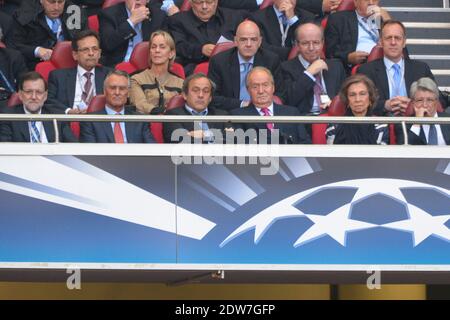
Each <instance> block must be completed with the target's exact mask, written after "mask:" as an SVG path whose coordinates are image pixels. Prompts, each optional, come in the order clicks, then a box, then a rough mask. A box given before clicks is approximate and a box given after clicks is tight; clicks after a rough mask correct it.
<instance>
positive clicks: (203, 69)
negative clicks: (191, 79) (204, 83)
mask: <svg viewBox="0 0 450 320" xmlns="http://www.w3.org/2000/svg"><path fill="white" fill-rule="evenodd" d="M208 71H209V62H201V63H199V64H198V65H196V66H195V68H194V73H203V74H205V75H207V74H208Z"/></svg>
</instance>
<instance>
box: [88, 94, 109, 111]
mask: <svg viewBox="0 0 450 320" xmlns="http://www.w3.org/2000/svg"><path fill="white" fill-rule="evenodd" d="M105 104H106V98H105V95H104V94H99V95H97V96H94V97H93V98H92V100H91V102H90V103H89V106H88V109H87V112H88V113H90V112H97V111H100V110H102V109H103V108H105Z"/></svg>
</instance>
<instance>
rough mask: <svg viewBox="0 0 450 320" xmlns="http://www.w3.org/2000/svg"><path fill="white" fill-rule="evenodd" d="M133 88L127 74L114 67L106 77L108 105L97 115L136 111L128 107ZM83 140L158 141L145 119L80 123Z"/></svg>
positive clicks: (91, 141) (115, 141)
mask: <svg viewBox="0 0 450 320" xmlns="http://www.w3.org/2000/svg"><path fill="white" fill-rule="evenodd" d="M129 88H130V77H129V76H128V74H127V73H125V72H123V71H120V70H114V71H112V72H111V73H109V74H108V75H107V76H106V79H105V84H104V91H105V99H106V105H105V108H104V109H103V110H101V111H99V112H95V114H103V115H124V114H135V113H134V112H132V111H130V110H129V108H125V104H126V102H127V98H128V92H129ZM80 141H81V142H90V143H95V142H97V143H154V142H155V140H154V139H153V136H152V134H151V133H150V129H149V124H148V123H144V122H84V121H82V122H80Z"/></svg>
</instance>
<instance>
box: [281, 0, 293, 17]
mask: <svg viewBox="0 0 450 320" xmlns="http://www.w3.org/2000/svg"><path fill="white" fill-rule="evenodd" d="M294 9H295V6H294V5H293V4H292V2H291V1H290V0H283V1H281V3H280V7H279V8H278V10H280V11H281V12H283V13H284V15H285V16H286V18H288V19H291V18H292V17H293V16H295V12H294Z"/></svg>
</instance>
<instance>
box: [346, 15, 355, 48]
mask: <svg viewBox="0 0 450 320" xmlns="http://www.w3.org/2000/svg"><path fill="white" fill-rule="evenodd" d="M347 23H348V24H349V30H350V41H351V43H352V44H353V50H352V51H355V50H356V47H357V45H358V17H357V16H356V11H354V12H353V13H352V15H351V19H348V20H347Z"/></svg>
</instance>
